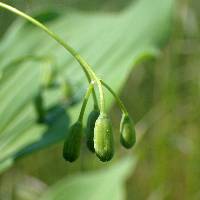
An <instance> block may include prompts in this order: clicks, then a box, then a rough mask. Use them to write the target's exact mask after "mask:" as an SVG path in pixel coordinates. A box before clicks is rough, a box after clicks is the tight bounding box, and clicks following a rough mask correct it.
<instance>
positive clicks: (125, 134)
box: [120, 115, 136, 149]
mask: <svg viewBox="0 0 200 200" xmlns="http://www.w3.org/2000/svg"><path fill="white" fill-rule="evenodd" d="M120 142H121V144H122V145H123V146H124V147H125V148H127V149H129V148H131V147H132V146H133V145H134V144H135V142H136V135H135V129H134V125H133V122H132V120H131V118H130V117H129V116H128V115H123V116H122V119H121V123H120Z"/></svg>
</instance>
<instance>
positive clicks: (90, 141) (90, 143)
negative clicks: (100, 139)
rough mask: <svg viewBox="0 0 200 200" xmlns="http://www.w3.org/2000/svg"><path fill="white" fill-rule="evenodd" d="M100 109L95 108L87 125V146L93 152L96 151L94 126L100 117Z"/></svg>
mask: <svg viewBox="0 0 200 200" xmlns="http://www.w3.org/2000/svg"><path fill="white" fill-rule="evenodd" d="M99 114H100V112H99V110H97V109H95V110H93V111H92V112H91V113H90V114H89V116H88V120H87V127H86V142H87V147H88V149H89V150H90V151H91V152H95V150H94V127H95V122H96V120H97V118H98V117H99Z"/></svg>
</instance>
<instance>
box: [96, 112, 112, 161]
mask: <svg viewBox="0 0 200 200" xmlns="http://www.w3.org/2000/svg"><path fill="white" fill-rule="evenodd" d="M94 149H95V152H96V155H97V157H98V158H99V159H100V160H101V161H103V162H106V161H109V160H111V159H112V157H113V155H114V142H113V133H112V126H111V122H110V120H109V118H108V117H107V115H105V114H100V115H99V117H98V119H97V121H96V123H95V128H94Z"/></svg>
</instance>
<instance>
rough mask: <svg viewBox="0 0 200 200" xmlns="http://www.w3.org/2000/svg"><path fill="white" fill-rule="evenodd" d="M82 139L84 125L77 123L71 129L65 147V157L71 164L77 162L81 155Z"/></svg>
mask: <svg viewBox="0 0 200 200" xmlns="http://www.w3.org/2000/svg"><path fill="white" fill-rule="evenodd" d="M81 139H82V124H81V123H80V122H76V123H75V124H73V125H72V126H71V128H70V129H69V133H68V135H67V138H66V140H65V143H64V147H63V157H64V158H65V160H67V161H69V162H73V161H75V160H76V159H77V158H78V157H79V155H80V148H81Z"/></svg>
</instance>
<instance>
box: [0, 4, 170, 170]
mask: <svg viewBox="0 0 200 200" xmlns="http://www.w3.org/2000/svg"><path fill="white" fill-rule="evenodd" d="M173 2H174V1H173V0H166V1H160V0H155V1H154V4H152V2H151V1H149V0H138V1H136V2H135V1H133V3H132V4H130V5H129V6H128V7H127V8H125V9H124V10H122V11H120V12H117V13H106V14H105V13H99V12H92V13H88V12H82V11H78V10H69V9H67V10H65V12H62V11H60V10H59V12H57V11H54V10H53V12H52V11H51V10H47V12H46V11H44V10H42V12H39V13H35V14H31V15H33V16H34V18H36V19H38V20H39V21H40V22H42V23H45V24H48V27H50V28H51V30H54V31H55V32H56V33H57V34H58V35H59V36H60V37H61V38H63V39H64V40H65V41H68V42H69V43H70V44H72V46H73V47H75V49H77V50H78V52H80V54H81V55H83V56H84V58H86V59H87V60H88V61H89V62H90V63H91V65H92V66H93V69H94V70H95V72H96V73H97V74H98V77H103V79H104V81H103V82H101V83H102V84H103V83H104V82H106V83H107V84H109V85H110V86H111V88H112V89H113V90H114V91H115V92H117V93H119V92H120V89H122V86H123V85H124V83H125V80H126V79H127V77H128V75H129V74H130V71H131V70H132V68H133V67H135V66H136V65H135V64H136V63H137V62H138V61H142V60H145V59H147V58H149V57H155V56H157V55H158V53H159V50H160V48H161V47H163V45H164V44H165V43H166V41H167V39H168V37H169V33H170V30H171V16H172V10H173ZM0 12H4V10H3V8H2V7H0ZM73 60H74V61H73ZM54 66H55V70H54V69H53V68H54ZM49 68H52V69H49ZM54 71H55V73H54ZM43 72H44V73H43ZM41 73H42V81H41ZM52 74H54V75H55V76H56V81H58V77H61V79H59V85H60V89H59V88H57V87H55V88H54V87H51V88H49V89H45V88H47V87H49V85H48V84H49V83H51V82H54V81H52V79H53V80H55V77H53V76H52ZM43 75H44V76H43ZM83 75H84V74H83V73H79V66H78V65H77V63H76V62H75V59H73V57H72V56H71V55H70V54H66V52H65V50H64V49H63V48H60V46H59V45H58V44H57V43H56V42H55V41H54V40H51V39H50V38H48V37H46V34H45V33H42V31H40V29H37V28H34V27H32V26H31V24H30V23H28V22H26V21H24V20H21V19H17V20H16V21H14V23H13V24H12V25H11V26H10V28H9V29H8V30H7V31H6V33H5V34H4V35H3V37H1V40H0V77H1V78H0V172H2V171H3V170H5V169H7V168H8V167H9V166H11V165H12V164H13V163H14V161H15V159H18V158H21V157H22V156H24V155H28V154H30V153H32V152H34V151H37V150H39V149H41V148H45V147H47V146H49V145H51V144H55V143H57V142H59V141H62V140H63V139H64V138H66V137H68V134H69V131H68V130H69V124H71V123H72V122H75V121H76V120H77V118H78V115H79V111H80V110H81V104H80V103H79V102H81V100H82V96H83V95H84V94H83V92H84V91H85V89H86V86H87V82H86V81H85V80H84V76H83ZM63 78H64V79H63ZM66 79H67V80H66ZM92 79H93V82H92V84H91V85H92V86H91V87H94V86H95V85H97V81H96V80H94V78H92ZM66 81H67V84H66ZM90 83H91V81H90ZM50 85H51V84H50ZM69 86H70V87H69ZM104 86H105V85H103V87H104ZM97 89H98V88H97ZM92 91H93V89H92ZM61 93H62V94H61ZM93 93H94V92H91V94H92V96H93ZM104 93H105V95H106V96H105V98H106V112H108V109H109V108H110V106H111V103H112V99H113V98H112V97H111V96H110V95H107V94H108V93H107V91H104ZM138 95H140V94H138ZM63 97H64V99H68V100H67V102H71V100H73V101H74V100H75V103H73V101H72V104H70V105H69V104H67V107H65V111H66V112H63V111H62V110H61V112H60V110H59V109H62V106H63ZM133 98H134V97H133ZM33 99H34V104H35V108H34V107H33V104H32V102H33ZM93 99H94V97H93ZM94 102H95V101H94ZM98 103H99V102H98ZM99 106H100V104H99ZM54 108H56V109H54ZM57 108H58V109H57ZM52 109H53V110H52ZM35 110H36V111H37V112H35ZM91 110H92V107H91V101H89V102H88V104H87V108H86V111H85V113H87V115H86V114H85V115H86V116H88V115H89V111H91ZM52 111H53V112H52ZM54 111H55V112H54ZM129 111H130V110H129ZM93 113H94V114H93V115H94V116H95V115H98V113H99V110H97V111H95V112H93ZM91 115H92V114H91ZM89 116H90V115H89ZM122 117H123V115H122ZM44 118H45V120H47V122H46V123H44ZM92 118H95V117H90V118H89V119H88V123H87V124H88V125H87V126H86V127H89V126H90V124H91V125H92V124H94V123H91V122H90V121H91V119H92ZM37 120H38V121H39V122H42V123H36V121H37ZM124 120H126V119H124ZM89 122H90V123H89ZM84 124H85V117H84ZM121 127H122V126H121ZM87 129H88V128H87ZM88 130H89V129H88ZM90 130H92V129H90ZM84 132H85V131H84ZM87 134H88V135H87V137H86V142H87V146H88V147H89V149H90V150H91V151H94V145H93V140H91V138H90V137H89V136H92V137H93V135H92V134H89V132H88V131H87ZM121 142H123V141H122V140H121ZM126 145H127V146H129V145H128V144H126Z"/></svg>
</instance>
